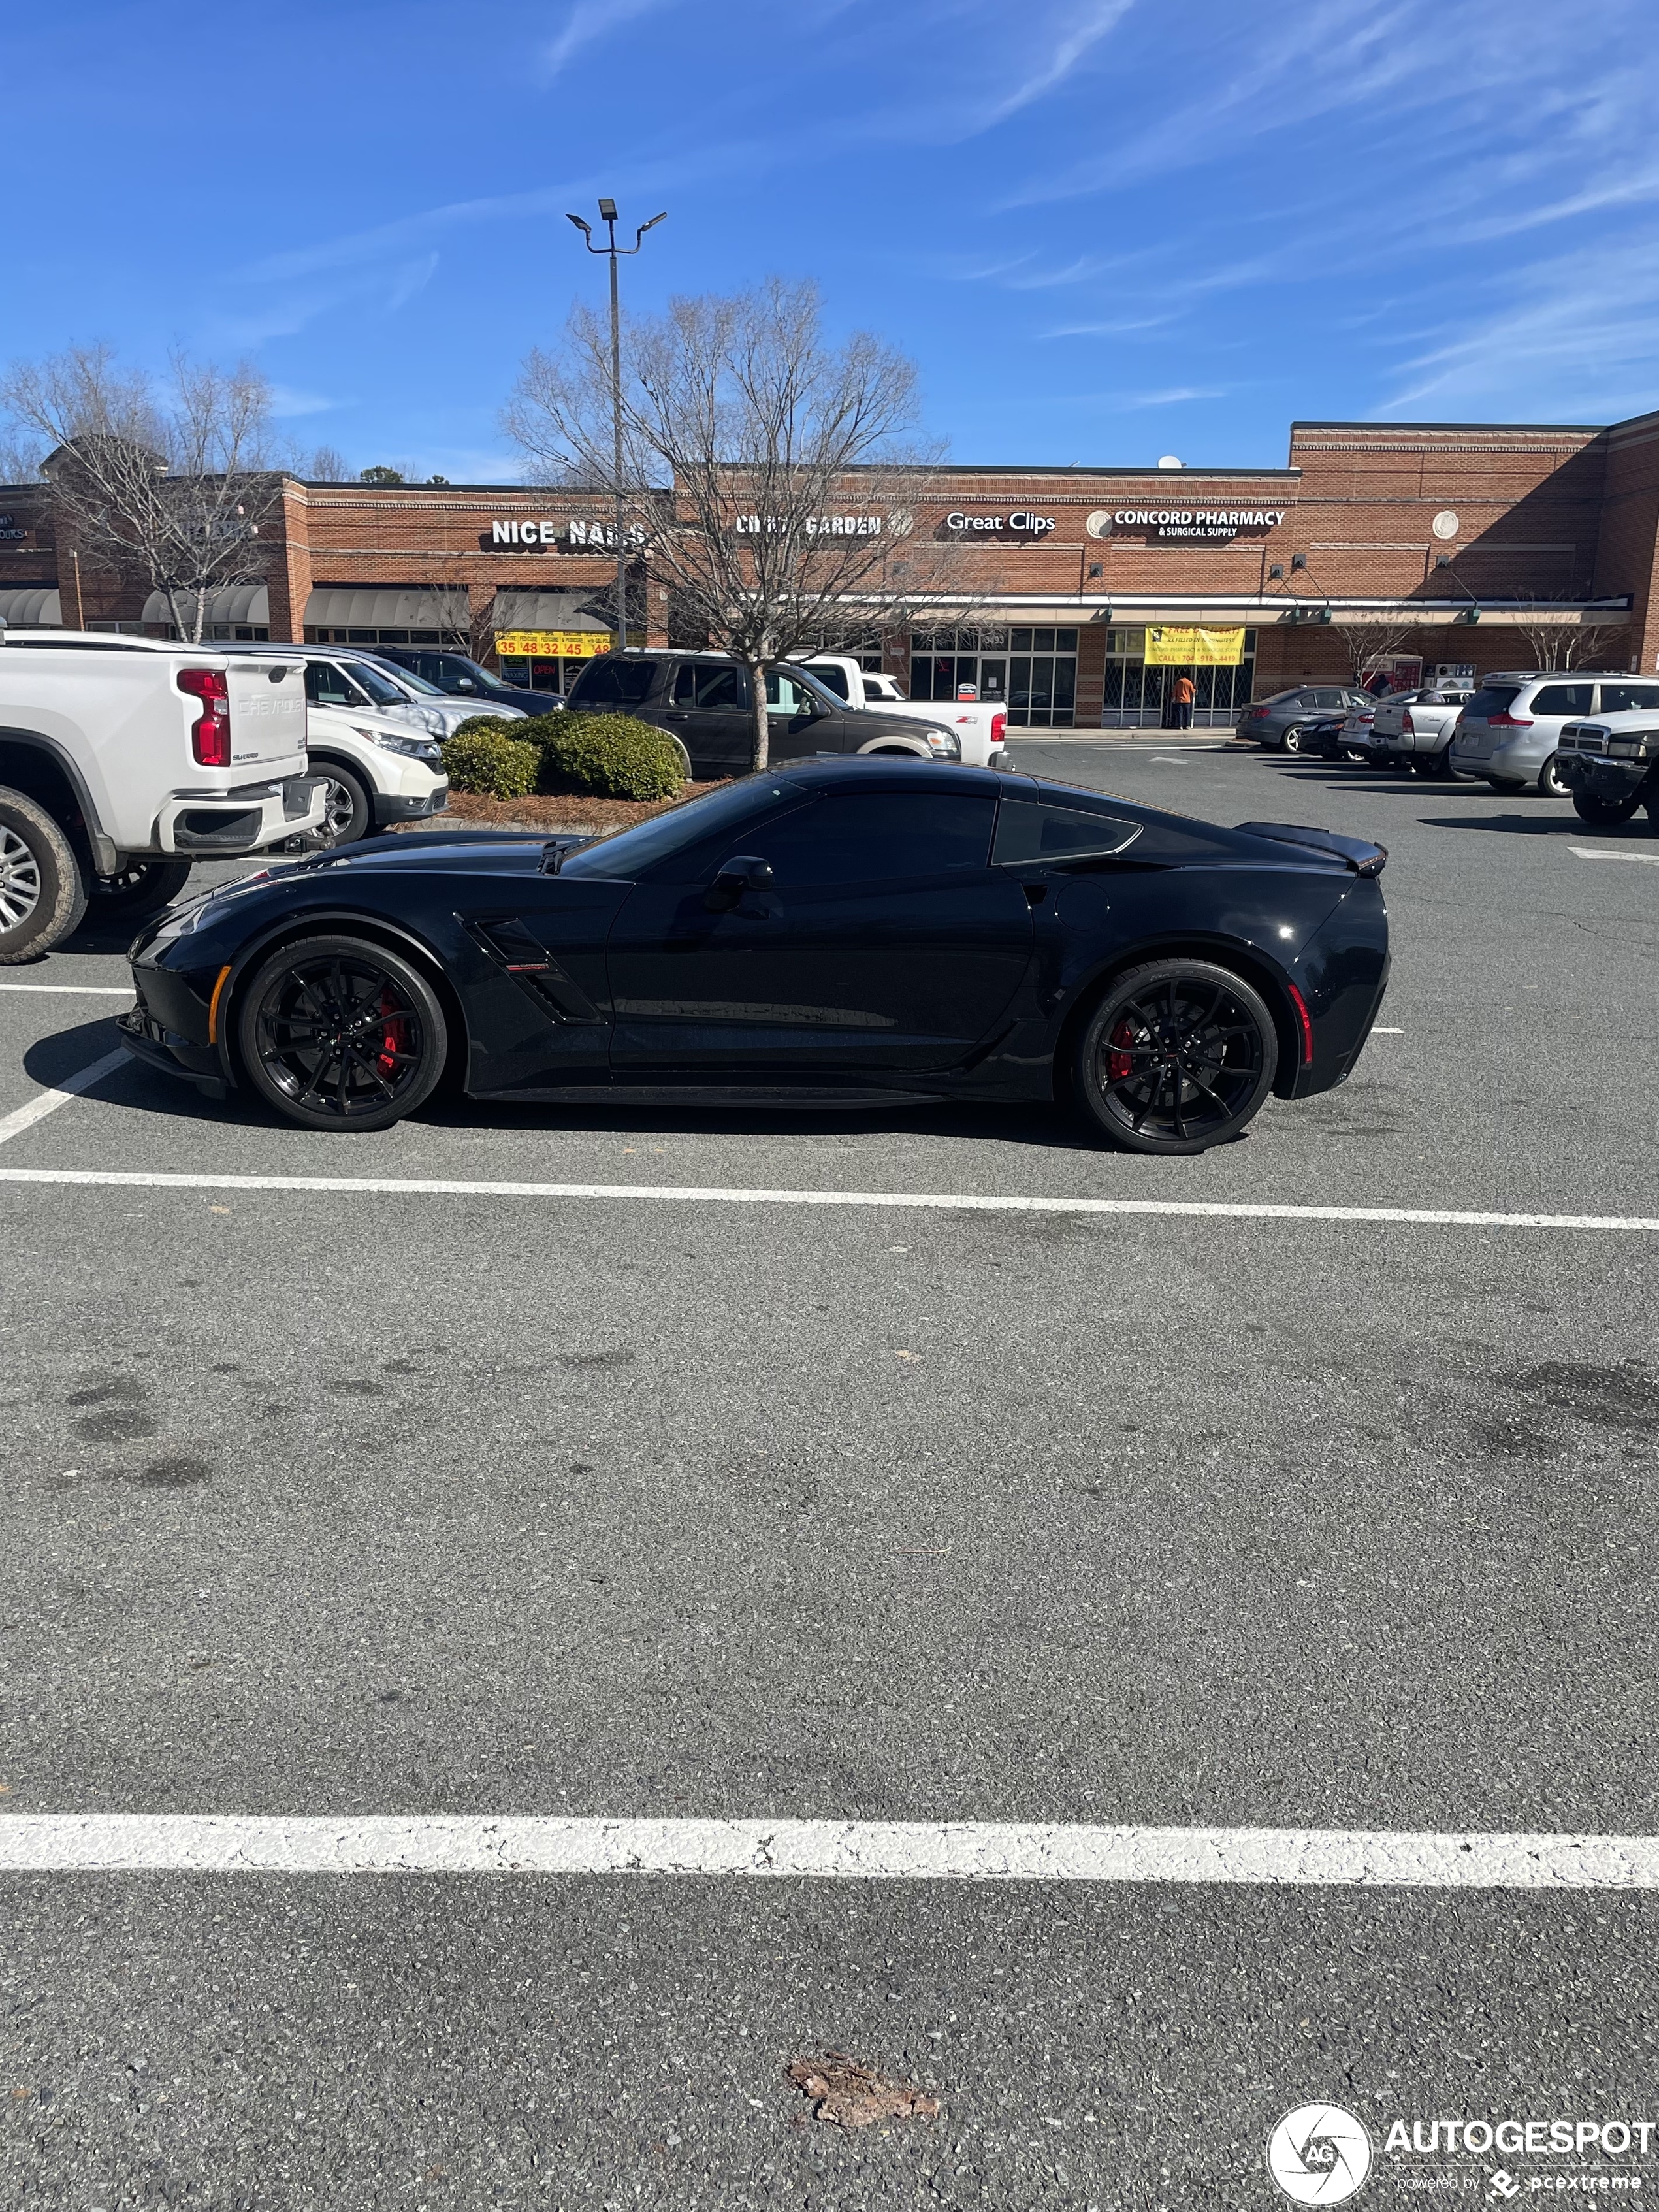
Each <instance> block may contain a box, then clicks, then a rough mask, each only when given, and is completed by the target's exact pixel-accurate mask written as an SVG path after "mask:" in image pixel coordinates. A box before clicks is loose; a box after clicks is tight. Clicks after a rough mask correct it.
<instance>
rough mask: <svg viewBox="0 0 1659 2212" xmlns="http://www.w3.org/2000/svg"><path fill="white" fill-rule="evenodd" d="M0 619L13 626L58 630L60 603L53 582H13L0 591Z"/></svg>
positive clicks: (61, 613)
mask: <svg viewBox="0 0 1659 2212" xmlns="http://www.w3.org/2000/svg"><path fill="white" fill-rule="evenodd" d="M0 622H3V623H10V625H11V627H12V628H13V629H62V628H63V626H64V616H63V609H62V605H61V603H60V601H59V599H58V586H56V585H55V584H13V585H10V586H8V587H7V589H6V590H5V591H3V592H0Z"/></svg>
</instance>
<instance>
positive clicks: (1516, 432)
mask: <svg viewBox="0 0 1659 2212" xmlns="http://www.w3.org/2000/svg"><path fill="white" fill-rule="evenodd" d="M927 479H928V483H929V489H930V495H931V494H932V493H933V490H934V488H935V487H936V496H935V497H933V501H932V505H931V508H930V509H929V510H925V511H923V512H921V513H919V514H918V516H917V519H916V520H917V526H918V528H919V529H921V531H923V532H926V533H927V535H928V536H929V538H931V539H932V540H933V541H935V542H937V543H939V544H941V545H943V547H944V548H945V554H944V556H943V562H942V583H941V588H939V590H937V591H935V592H931V593H930V594H929V595H928V596H927V599H926V601H925V602H924V603H923V604H922V605H921V606H920V607H919V609H918V611H917V613H916V615H915V618H914V622H913V626H912V627H911V628H910V629H908V630H906V631H904V632H902V633H897V634H890V635H886V636H884V637H875V636H866V635H860V634H859V632H858V629H857V627H856V624H854V626H853V628H852V629H851V630H850V632H849V635H848V638H847V639H846V640H845V642H847V643H848V644H850V645H851V646H853V647H855V648H856V649H858V650H860V652H862V653H864V654H865V655H866V657H867V658H868V659H869V660H870V663H871V665H877V664H878V662H879V664H880V665H885V666H886V667H887V668H888V669H890V671H892V672H893V673H895V674H896V675H897V676H898V677H899V678H901V679H902V680H903V681H906V682H907V683H908V686H909V689H910V693H911V696H913V697H917V698H945V697H954V696H957V687H958V685H961V684H973V685H974V686H975V688H976V689H977V690H978V692H979V694H980V696H982V697H990V698H1000V699H1003V700H1006V702H1007V705H1008V708H1009V720H1010V721H1011V722H1012V723H1014V724H1015V725H1017V726H1063V727H1064V726H1079V727H1095V726H1101V725H1106V726H1125V725H1130V726H1139V725H1150V726H1158V723H1159V722H1160V721H1161V720H1162V719H1163V718H1164V695H1165V691H1166V689H1167V685H1168V683H1169V681H1170V678H1172V677H1173V676H1174V675H1175V674H1176V673H1177V672H1178V671H1177V670H1176V668H1175V667H1174V666H1164V665H1157V664H1156V662H1155V661H1154V662H1149V660H1148V648H1147V634H1148V632H1149V630H1155V629H1160V628H1176V629H1180V628H1183V627H1202V628H1206V629H1218V630H1221V631H1224V632H1235V633H1237V632H1242V636H1239V637H1237V638H1236V640H1235V641H1234V644H1233V646H1232V647H1231V650H1233V651H1236V652H1237V660H1236V662H1235V663H1234V664H1233V665H1218V666H1213V667H1209V666H1200V667H1197V668H1195V669H1194V675H1195V678H1196V681H1197V684H1198V693H1199V711H1198V715H1197V719H1198V720H1199V721H1200V722H1201V723H1202V722H1212V723H1214V722H1225V721H1231V720H1232V718H1233V716H1234V714H1236V712H1237V708H1239V707H1240V706H1241V705H1242V704H1243V702H1245V701H1246V700H1248V699H1249V698H1250V697H1252V696H1255V697H1257V698H1261V697H1263V696H1267V695H1268V694H1269V693H1272V692H1273V691H1275V690H1280V689H1282V688H1283V687H1284V686H1285V685H1286V684H1295V683H1297V682H1301V681H1304V680H1307V679H1312V680H1314V681H1318V680H1320V679H1322V678H1324V679H1328V680H1330V681H1332V682H1336V681H1339V680H1340V679H1343V678H1350V677H1352V676H1353V675H1355V674H1356V673H1358V672H1359V668H1360V666H1361V665H1362V663H1363V664H1364V665H1376V663H1378V662H1381V663H1382V664H1383V665H1389V666H1391V667H1392V668H1393V669H1394V670H1395V677H1396V680H1397V681H1401V682H1404V681H1407V680H1412V679H1413V677H1414V675H1415V673H1416V672H1417V671H1419V670H1420V671H1423V672H1425V673H1429V672H1431V671H1434V670H1436V669H1440V668H1455V669H1460V670H1468V671H1473V672H1474V673H1476V674H1480V673H1482V672H1484V671H1488V670H1491V669H1494V668H1516V667H1530V666H1533V665H1536V664H1537V663H1538V661H1539V659H1540V657H1541V650H1543V649H1544V648H1542V647H1541V642H1540V627H1541V625H1546V626H1547V630H1548V634H1549V637H1548V645H1547V654H1548V659H1549V660H1550V661H1551V662H1552V663H1553V662H1555V661H1556V660H1558V659H1559V658H1560V657H1561V653H1562V650H1563V647H1564V644H1565V643H1570V644H1571V652H1570V653H1568V656H1567V657H1568V658H1570V659H1572V660H1574V661H1576V662H1580V663H1582V665H1586V666H1589V665H1594V666H1600V667H1616V668H1620V669H1623V668H1638V667H1639V668H1641V669H1644V670H1652V669H1653V668H1655V667H1656V665H1659V595H1656V589H1655V583H1656V579H1655V569H1656V562H1659V413H1656V414H1651V415H1643V416H1636V417H1634V418H1632V420H1630V421H1628V422H1619V423H1614V424H1613V425H1612V426H1610V427H1606V426H1603V427H1590V428H1585V427H1572V428H1568V427H1562V426H1557V425H1548V424H1537V423H1479V424H1477V423H1443V422H1298V423H1296V424H1295V425H1294V426H1293V427H1292V428H1291V441H1290V456H1289V462H1288V465H1287V466H1285V467H1284V468H1281V469H1267V468H1263V469H1198V468H1176V467H1170V466H1164V467H1158V468H1152V469H1124V468H1094V467H1072V468H1018V467H1006V468H1005V467H983V466H981V467H961V466H940V467H938V468H935V469H933V470H931V471H927ZM844 504H845V507H846V509H847V513H846V516H845V518H844V519H842V518H837V519H836V526H838V527H840V526H845V527H847V528H852V529H856V528H859V527H860V526H869V525H870V523H871V520H872V519H871V518H868V517H862V516H860V512H859V495H858V483H857V479H856V477H852V478H849V479H848V482H847V483H846V486H845V489H844ZM250 552H251V558H250V561H249V562H248V564H247V574H248V575H249V577H250V579H251V580H248V581H246V582H243V583H240V584H236V585H232V586H226V587H224V588H222V590H220V591H219V592H216V593H215V594H214V595H213V597H212V599H211V600H210V606H209V610H208V612H209V629H210V634H211V635H216V636H221V637H250V638H251V637H261V638H263V637H269V638H271V639H278V640H283V641H289V640H298V639H301V638H306V639H313V640H317V641H323V642H333V643H351V644H359V645H366V646H373V645H374V644H377V643H384V644H390V643H394V642H395V643H399V644H414V645H420V644H430V645H433V646H439V645H441V644H445V643H447V644H452V645H459V646H461V647H463V648H465V649H470V650H471V651H473V652H475V653H481V654H487V655H489V656H491V657H495V653H494V640H495V636H496V635H498V634H505V633H507V632H509V631H514V632H519V633H530V634H532V635H531V637H530V639H529V640H528V642H529V643H531V644H532V645H533V647H535V650H534V651H533V652H532V653H526V654H522V655H520V656H518V657H515V658H512V659H505V658H504V659H503V660H502V665H503V667H504V668H505V669H506V670H507V672H509V673H511V674H513V676H515V677H517V678H520V680H524V681H529V682H533V683H534V684H537V685H538V687H539V688H542V689H544V690H550V691H555V692H557V691H562V690H564V689H566V688H568V684H569V682H570V681H571V679H572V677H573V675H574V671H575V670H577V669H578V668H580V666H581V665H583V664H584V662H585V660H586V658H588V657H589V656H590V655H591V654H592V653H593V652H594V651H600V650H603V649H605V647H606V646H607V645H608V644H609V643H610V642H611V629H610V625H611V619H612V615H611V608H612V594H613V592H614V585H615V574H616V568H615V554H614V552H613V551H612V550H611V544H610V542H609V532H608V530H607V528H606V509H605V502H604V501H602V500H597V499H593V498H590V497H588V496H586V495H582V494H580V493H578V494H567V493H562V492H554V491H542V490H534V489H527V488H526V487H524V486H522V485H511V484H501V485H491V484H467V485H461V484H447V483H427V484H390V485H385V484H366V483H309V482H304V481H301V480H300V479H298V478H296V477H283V479H282V482H281V485H280V492H279V495H278V496H277V498H276V501H275V502H274V504H273V507H272V510H271V512H270V513H269V514H268V515H267V516H266V517H265V518H264V520H262V523H261V526H260V530H259V533H258V546H257V549H254V548H251V549H250ZM635 570H636V573H635V580H634V584H633V586H632V590H633V592H634V594H635V606H636V609H637V616H638V618H639V619H641V621H642V624H643V627H644V629H645V634H646V637H647V640H648V641H651V642H658V643H660V642H664V641H667V639H668V637H669V630H670V623H671V606H670V604H669V601H668V595H667V593H666V592H665V590H664V589H663V588H662V587H661V586H660V585H659V583H657V582H656V581H655V580H653V577H652V575H651V574H650V564H649V560H648V557H647V559H645V560H644V561H642V562H636V564H635ZM0 618H3V619H4V620H6V621H8V622H9V623H15V624H27V623H62V624H65V625H67V626H69V627H71V628H88V629H96V628H108V629H131V630H134V631H141V632H148V633H149V634H151V635H158V636H159V635H166V634H167V614H166V608H165V605H163V604H162V603H161V601H160V600H159V599H158V598H156V597H155V595H151V594H148V593H147V592H146V590H145V588H144V587H143V586H142V585H137V584H135V583H133V582H132V581H131V580H122V579H121V578H119V577H118V576H116V575H113V574H110V573H108V572H107V570H106V569H105V568H101V567H100V565H99V563H98V562H96V561H95V560H94V556H92V554H91V553H90V552H89V551H83V550H82V549H81V548H79V547H77V546H76V544H73V543H72V542H71V539H70V532H69V526H68V521H67V515H66V513H65V512H64V511H63V510H62V509H61V508H58V510H57V511H55V502H54V496H53V492H52V485H51V483H50V482H44V483H33V484H27V485H19V486H13V487H10V488H8V489H4V490H0ZM521 641H523V640H522V639H521ZM826 642H829V640H826ZM1224 649H1227V648H1224Z"/></svg>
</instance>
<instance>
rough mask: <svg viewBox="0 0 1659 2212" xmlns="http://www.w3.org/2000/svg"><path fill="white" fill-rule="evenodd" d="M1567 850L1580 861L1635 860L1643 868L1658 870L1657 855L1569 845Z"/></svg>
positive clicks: (1658, 855)
mask: <svg viewBox="0 0 1659 2212" xmlns="http://www.w3.org/2000/svg"><path fill="white" fill-rule="evenodd" d="M1567 850H1568V852H1570V853H1573V854H1577V857H1578V858H1579V859H1580V860H1636V861H1638V862H1639V863H1640V864H1641V866H1643V867H1644V868H1659V853H1609V852H1607V850H1606V849H1605V848H1603V847H1601V846H1599V845H1569V846H1568V848H1567Z"/></svg>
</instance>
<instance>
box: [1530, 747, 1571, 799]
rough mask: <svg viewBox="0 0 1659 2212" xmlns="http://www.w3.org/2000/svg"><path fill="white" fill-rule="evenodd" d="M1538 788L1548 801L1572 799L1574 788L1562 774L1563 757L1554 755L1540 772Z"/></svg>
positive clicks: (1557, 754)
mask: <svg viewBox="0 0 1659 2212" xmlns="http://www.w3.org/2000/svg"><path fill="white" fill-rule="evenodd" d="M1538 788H1539V790H1540V791H1541V792H1542V793H1543V794H1544V796H1545V798H1546V799H1571V796H1572V787H1571V784H1569V783H1568V782H1566V781H1565V779H1564V778H1563V776H1562V774H1561V756H1560V754H1559V753H1552V754H1551V755H1550V757H1549V758H1548V759H1547V761H1546V762H1545V763H1544V765H1543V767H1542V768H1541V769H1539V771H1538Z"/></svg>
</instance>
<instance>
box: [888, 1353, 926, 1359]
mask: <svg viewBox="0 0 1659 2212" xmlns="http://www.w3.org/2000/svg"><path fill="white" fill-rule="evenodd" d="M893 1357H894V1358H895V1359H920V1358H921V1353H920V1352H895V1353H894V1354H893Z"/></svg>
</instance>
